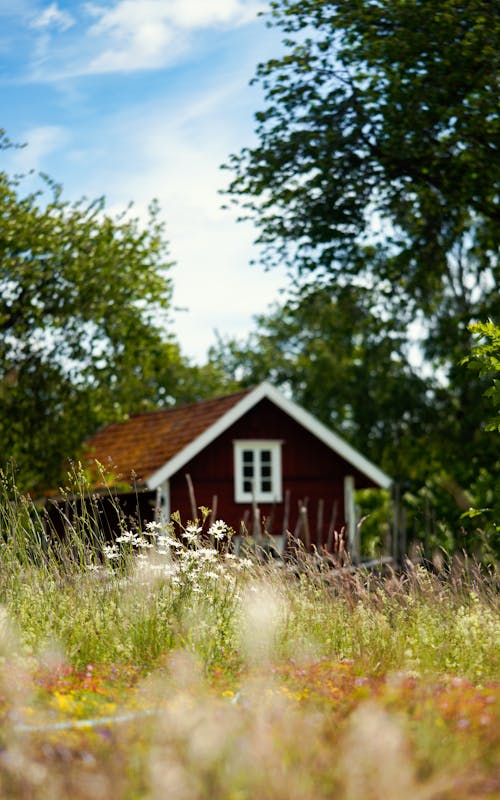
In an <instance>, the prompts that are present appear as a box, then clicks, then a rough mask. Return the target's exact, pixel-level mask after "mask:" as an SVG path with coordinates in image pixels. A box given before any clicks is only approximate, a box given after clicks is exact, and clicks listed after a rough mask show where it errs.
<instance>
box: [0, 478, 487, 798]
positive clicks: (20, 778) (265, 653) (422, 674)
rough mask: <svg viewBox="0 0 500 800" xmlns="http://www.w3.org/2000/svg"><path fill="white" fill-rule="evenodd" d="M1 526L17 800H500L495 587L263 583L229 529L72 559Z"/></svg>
mask: <svg viewBox="0 0 500 800" xmlns="http://www.w3.org/2000/svg"><path fill="white" fill-rule="evenodd" d="M9 491H10V490H9ZM1 508H2V511H1V517H0V525H1V532H2V539H1V542H0V547H1V559H2V570H1V573H0V603H1V617H0V718H1V728H0V730H1V743H0V796H1V797H6V798H21V797H22V798H37V799H38V798H51V800H52V799H53V800H59V798H72V800H73V798H74V799H75V800H80V798H82V800H83V798H85V799H87V798H103V800H104V798H111V800H114V798H120V800H121V799H122V798H123V799H124V800H125V799H129V798H165V797H168V798H172V800H202V799H203V800H205V799H206V800H209V798H210V800H217V799H218V798H221V800H254V799H255V800H285V798H286V800H295V799H297V800H299V798H300V799H301V800H308V799H309V798H310V799H311V800H321V799H322V798H339V800H357V799H358V798H366V799H367V800H372V799H373V800H379V798H381V799H382V798H383V800H392V799H393V798H394V800H396V798H397V799H398V800H399V799H400V798H417V800H418V799H419V798H435V800H448V798H449V800H452V798H453V800H461V799H462V798H469V799H470V798H473V800H474V799H475V798H477V799H479V798H485V799H486V798H496V797H500V763H499V758H498V753H499V751H500V724H499V705H500V691H499V688H500V682H499V676H500V671H499V660H500V647H499V643H500V636H499V634H500V617H499V614H498V593H497V582H496V578H495V575H494V574H492V572H491V570H490V571H489V572H485V571H484V570H482V569H481V568H480V567H479V565H477V564H475V563H473V562H469V561H468V560H467V559H465V558H461V559H459V558H454V559H443V561H442V564H441V565H440V567H439V569H435V570H434V571H432V572H431V571H429V570H426V569H424V568H423V567H421V566H411V565H408V568H407V570H406V571H405V572H404V573H402V574H400V575H396V574H394V573H391V574H387V575H384V576H377V575H373V574H363V573H361V572H357V573H351V572H348V571H344V572H340V571H337V572H335V571H332V570H331V569H330V568H326V567H324V566H322V565H321V564H318V563H317V561H315V560H314V559H313V558H311V557H309V556H306V555H305V554H304V553H303V552H300V551H298V552H297V554H296V558H295V559H294V560H293V561H292V562H290V563H289V564H286V565H283V564H278V563H275V562H270V563H262V562H261V561H259V560H258V559H255V558H253V557H244V558H236V557H234V556H233V555H232V553H231V552H229V550H228V539H229V538H230V531H228V530H227V529H226V526H225V525H224V523H222V522H216V523H215V524H214V525H213V526H212V528H211V530H210V531H209V532H208V533H207V527H208V523H205V526H204V529H203V531H200V530H198V528H201V527H202V523H201V522H200V523H199V524H196V525H193V524H189V525H186V527H182V525H181V524H180V520H177V521H175V522H174V523H172V524H171V525H168V526H163V527H160V526H151V527H150V528H149V529H147V530H145V531H143V532H134V531H129V530H125V529H124V531H123V533H122V535H121V536H120V537H119V541H118V542H117V544H116V545H114V546H109V545H108V546H105V545H104V544H103V543H102V542H99V541H98V540H97V537H96V532H95V526H94V525H93V519H92V515H89V516H88V517H86V516H85V514H81V515H80V517H79V518H77V520H76V522H75V521H73V525H72V527H71V528H70V531H69V534H68V537H67V539H66V540H65V541H64V542H61V541H58V540H55V539H50V540H48V539H47V538H46V536H45V534H44V529H43V524H42V520H41V519H40V517H39V515H38V513H37V512H36V509H35V508H34V507H33V505H32V504H31V503H30V502H29V501H27V500H25V499H24V498H21V497H18V496H16V497H15V498H14V499H12V494H10V495H9V498H8V499H7V498H4V502H3V504H2V505H1ZM202 534H203V535H202Z"/></svg>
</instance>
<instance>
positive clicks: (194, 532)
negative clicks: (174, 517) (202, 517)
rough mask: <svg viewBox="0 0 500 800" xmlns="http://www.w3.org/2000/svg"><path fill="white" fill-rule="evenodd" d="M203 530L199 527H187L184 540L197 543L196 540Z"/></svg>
mask: <svg viewBox="0 0 500 800" xmlns="http://www.w3.org/2000/svg"><path fill="white" fill-rule="evenodd" d="M201 530H202V529H201V528H200V527H199V526H198V525H186V529H185V530H184V531H183V533H182V538H183V539H186V541H188V542H194V541H196V538H197V536H198V534H199V533H201Z"/></svg>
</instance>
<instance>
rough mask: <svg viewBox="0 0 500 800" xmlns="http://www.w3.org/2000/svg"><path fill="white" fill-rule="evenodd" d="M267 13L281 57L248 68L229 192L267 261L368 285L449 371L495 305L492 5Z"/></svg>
mask: <svg viewBox="0 0 500 800" xmlns="http://www.w3.org/2000/svg"><path fill="white" fill-rule="evenodd" d="M271 7H272V17H271V24H273V25H277V26H279V27H281V28H282V29H283V30H284V31H285V33H286V34H287V35H288V39H287V40H286V54H285V55H284V56H283V57H282V58H281V59H277V60H271V61H269V62H268V63H267V64H263V65H261V66H260V67H259V70H258V77H259V78H260V79H261V80H262V82H263V85H264V89H265V93H266V99H267V102H268V106H267V108H266V109H265V110H264V111H262V112H260V113H258V114H257V117H256V118H257V122H258V127H257V134H258V137H259V143H258V145H257V146H256V147H255V148H253V149H245V150H243V151H242V153H241V154H240V155H237V156H233V157H232V158H231V160H230V167H231V168H232V169H233V170H234V171H235V177H234V179H233V180H232V182H231V184H230V187H229V194H230V195H231V196H232V198H233V201H235V202H237V203H241V205H242V206H243V208H244V210H245V213H246V214H248V215H249V216H252V217H253V218H254V219H255V220H256V222H257V225H258V226H259V228H260V239H259V240H260V241H261V243H263V244H264V245H265V248H264V260H265V261H266V263H268V264H273V263H275V262H276V261H277V260H279V261H283V260H284V261H286V262H287V263H288V264H289V266H290V268H291V270H292V272H294V273H297V272H299V273H301V274H305V273H308V272H312V273H314V275H316V276H319V275H324V274H327V275H330V276H334V279H335V282H336V283H337V284H338V285H339V286H341V287H342V286H344V285H345V284H346V283H351V282H352V281H356V282H358V283H360V284H361V285H365V286H367V287H368V288H370V287H373V286H374V282H376V285H377V287H378V295H379V298H378V299H379V303H383V304H384V305H385V306H386V307H387V308H388V310H389V311H390V313H391V314H392V315H395V314H397V315H398V316H399V317H400V318H401V315H404V319H405V320H406V321H407V322H408V323H409V322H411V321H414V320H415V319H416V318H417V319H421V320H423V321H424V322H425V325H426V327H427V332H426V335H425V336H424V337H423V338H424V339H425V344H426V353H427V355H428V357H429V358H432V359H436V360H440V361H443V360H444V361H446V362H447V363H449V361H450V360H453V359H454V355H455V354H459V353H460V352H463V346H464V344H465V345H467V347H468V346H469V342H470V338H469V335H468V333H467V325H468V322H469V321H470V320H471V319H473V318H475V317H476V318H477V317H479V318H480V317H481V316H483V317H484V316H485V314H484V309H485V308H486V309H487V313H489V314H492V313H496V312H497V311H498V310H499V309H500V298H499V295H498V292H497V285H498V277H499V266H498V248H499V224H498V223H499V220H500V215H499V211H498V195H499V181H500V159H499V158H498V155H499V153H498V145H499V141H500V122H499V120H500V115H499V113H498V102H497V101H498V75H499V71H498V67H499V58H500V55H499V53H500V48H499V44H500V14H499V10H500V5H499V3H498V0H494V2H491V0H460V2H458V0H362V1H361V0H360V2H352V0H338V1H336V2H335V1H333V0H276V2H273V3H272V4H271ZM482 312H483V313H482ZM452 351H453V352H452ZM454 360H455V363H456V361H457V360H458V356H457V358H455V359H454Z"/></svg>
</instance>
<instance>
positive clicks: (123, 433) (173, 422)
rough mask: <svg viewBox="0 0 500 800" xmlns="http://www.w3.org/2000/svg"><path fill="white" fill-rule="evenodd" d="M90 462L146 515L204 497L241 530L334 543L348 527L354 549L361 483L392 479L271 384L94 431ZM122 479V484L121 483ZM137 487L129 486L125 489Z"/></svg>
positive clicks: (191, 512)
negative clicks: (337, 534) (100, 467)
mask: <svg viewBox="0 0 500 800" xmlns="http://www.w3.org/2000/svg"><path fill="white" fill-rule="evenodd" d="M86 454H87V456H86V459H87V461H86V463H87V464H88V465H89V466H90V467H91V466H92V463H94V464H95V462H98V463H99V464H101V465H103V467H104V468H105V470H106V473H108V474H109V473H111V474H112V476H113V480H112V483H113V482H114V485H115V487H117V488H116V492H117V494H118V496H119V499H120V502H123V504H124V506H125V507H127V508H131V507H132V506H133V503H134V499H135V500H136V502H138V505H139V512H140V515H141V517H142V520H143V521H149V520H153V519H155V518H156V519H159V518H163V519H169V518H170V515H171V513H172V512H175V511H178V512H179V513H180V517H181V519H182V520H183V521H187V520H191V519H193V517H194V516H196V515H199V512H197V507H198V506H199V505H205V506H207V507H210V508H212V510H213V513H214V514H216V515H217V517H220V518H221V519H223V520H224V521H225V522H226V523H227V524H228V525H231V527H233V528H234V530H235V531H236V532H237V533H240V531H241V530H242V529H246V530H248V531H249V532H250V533H256V532H260V531H261V530H265V531H266V532H267V533H269V534H271V535H277V536H281V535H282V534H283V533H284V532H285V531H290V532H291V533H292V534H295V535H296V536H297V537H298V538H301V539H302V540H303V541H304V544H305V545H306V546H307V547H311V546H312V545H315V546H316V547H318V549H320V550H321V549H327V550H331V549H332V543H333V536H334V531H340V530H342V529H343V528H344V529H345V531H346V539H347V542H348V545H349V548H350V550H351V553H353V555H355V552H354V549H355V529H356V513H355V504H354V490H355V489H356V488H359V489H364V488H382V489H388V488H389V486H390V485H391V478H390V477H389V476H388V475H386V474H385V473H384V472H382V470H380V469H379V468H378V467H377V466H375V464H373V463H372V462H371V461H369V460H368V459H367V458H365V457H364V456H363V455H362V454H361V453H360V452H358V451H357V450H355V449H354V448H353V447H351V445H349V444H348V443H347V442H346V441H344V440H343V439H342V438H341V437H340V436H337V435H336V434H335V433H333V431H331V430H329V429H328V428H327V427H326V426H325V425H323V424H322V423H321V422H319V421H318V420H317V419H316V418H315V417H313V416H312V415H311V414H309V413H308V412H307V411H306V410H305V409H303V408H301V407H300V406H299V405H297V404H296V403H294V402H292V401H291V400H289V399H288V398H286V397H285V396H284V395H283V394H281V392H279V391H278V390H277V389H275V388H274V387H273V386H271V385H270V384H268V383H261V384H260V385H259V386H257V387H255V388H252V389H247V390H245V391H242V392H238V393H237V394H231V395H229V396H226V397H220V398H217V399H213V400H205V401H201V402H198V403H194V404H192V405H185V406H178V407H173V408H168V409H162V410H159V411H153V412H148V413H143V414H137V415H134V416H131V417H130V418H129V419H127V420H126V421H124V422H118V423H114V424H111V425H107V426H106V427H104V428H102V429H101V430H100V431H98V432H97V433H96V434H95V435H94V436H92V437H91V439H89V441H88V442H87V446H86ZM118 487H119V488H118ZM128 487H130V488H128Z"/></svg>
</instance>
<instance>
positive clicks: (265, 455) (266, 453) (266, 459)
mask: <svg viewBox="0 0 500 800" xmlns="http://www.w3.org/2000/svg"><path fill="white" fill-rule="evenodd" d="M260 460H261V461H262V463H263V464H270V463H271V451H270V450H262V452H261V454H260Z"/></svg>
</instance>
